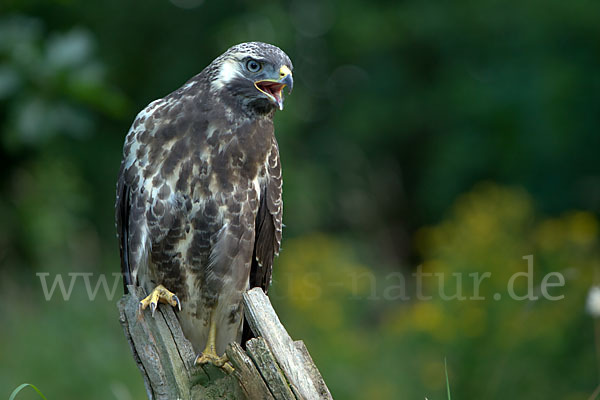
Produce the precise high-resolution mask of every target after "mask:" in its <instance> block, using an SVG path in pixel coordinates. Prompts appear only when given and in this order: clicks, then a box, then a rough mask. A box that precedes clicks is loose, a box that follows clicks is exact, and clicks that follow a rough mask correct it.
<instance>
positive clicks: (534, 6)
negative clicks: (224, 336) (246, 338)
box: [0, 0, 600, 400]
mask: <svg viewBox="0 0 600 400" xmlns="http://www.w3.org/2000/svg"><path fill="white" fill-rule="evenodd" d="M599 15H600V3H599V2H597V1H593V0H576V1H572V2H565V1H561V0H544V1H542V0H528V1H508V2H500V1H495V0H482V1H459V2H443V1H435V0H406V1H371V2H363V1H358V0H343V1H341V0H308V1H300V0H298V1H286V2H276V1H263V2H247V1H241V0H237V1H234V2H232V3H228V4H226V3H225V2H217V1H214V0H170V1H169V0H144V1H142V0H131V1H119V0H104V1H93V2H92V1H76V0H3V1H2V4H0V166H1V177H2V179H1V180H0V265H1V273H2V279H1V280H0V290H1V296H0V299H1V301H0V327H1V328H0V361H1V362H0V397H8V395H9V394H10V393H11V391H12V390H13V389H14V388H15V387H16V386H18V385H19V384H21V383H24V382H30V383H33V384H35V385H36V386H38V387H39V388H40V389H41V390H42V391H43V392H44V394H45V395H46V396H47V397H48V398H49V399H81V398H86V399H117V400H128V399H141V398H144V396H145V394H144V393H145V392H144V388H143V384H142V380H141V377H140V373H139V372H138V370H137V368H136V366H135V364H134V361H133V359H132V358H131V356H130V352H129V347H128V345H127V342H126V340H125V338H124V336H123V333H122V330H121V327H120V325H119V322H118V314H117V309H116V302H117V301H118V299H119V298H120V296H121V286H120V283H119V284H118V286H117V287H116V294H115V296H114V297H113V298H111V299H109V298H108V297H110V296H106V295H104V292H103V290H102V289H100V291H99V294H98V295H97V297H96V298H95V300H93V301H90V299H89V296H88V294H87V291H86V286H85V284H84V281H83V279H81V277H80V278H78V280H75V281H74V284H73V287H72V293H71V296H70V300H69V301H65V300H63V298H62V296H61V295H59V294H58V293H59V292H58V289H57V293H55V295H54V296H52V298H51V300H49V301H47V300H46V299H45V296H44V292H43V289H42V285H41V281H40V277H39V276H38V275H36V274H37V273H47V274H49V275H48V278H47V280H48V285H49V286H50V285H51V284H52V282H53V281H54V278H55V277H56V276H57V274H62V276H63V277H64V279H65V285H66V286H67V289H68V288H69V285H70V277H69V276H68V275H67V274H68V273H73V272H78V273H87V274H92V275H89V276H91V278H90V279H91V283H92V286H95V284H96V282H97V279H98V277H99V276H101V274H105V275H106V276H107V277H108V282H109V286H110V288H112V286H113V285H112V279H113V276H112V275H111V274H112V273H113V272H118V271H119V259H118V257H119V256H118V247H117V241H116V239H115V229H114V223H113V220H114V218H113V213H114V211H113V205H114V197H115V182H116V177H117V172H118V168H119V163H120V159H121V152H122V145H123V140H124V137H125V135H126V133H127V131H128V129H129V126H130V124H131V123H132V121H133V119H134V117H135V115H136V114H137V112H139V111H140V110H141V109H143V108H144V107H145V106H146V105H147V104H148V103H149V102H151V101H152V100H154V99H156V98H159V97H163V96H164V95H166V94H168V93H169V92H171V91H173V90H175V89H177V88H178V87H179V86H180V85H182V84H183V83H184V82H185V81H186V80H187V79H188V78H190V77H191V76H193V75H195V74H196V73H198V72H199V71H200V70H202V68H204V66H206V65H207V64H208V63H209V62H210V61H211V60H212V59H214V58H215V57H216V56H218V55H220V54H221V53H222V52H223V51H224V50H225V49H227V48H228V47H229V46H231V45H233V44H236V43H239V42H244V41H251V40H260V41H266V42H270V43H273V44H275V45H278V46H280V47H281V48H282V49H284V50H285V51H286V52H287V53H288V54H289V55H290V57H291V58H292V60H293V61H294V66H295V69H294V78H295V82H296V87H295V89H294V93H293V94H292V95H291V96H289V97H288V99H286V107H285V110H284V111H283V112H278V113H277V115H276V130H277V137H278V140H279V144H280V149H281V150H280V151H281V158H282V161H283V166H284V170H283V171H284V202H285V215H284V222H285V224H286V228H285V231H284V242H283V251H282V253H281V256H280V257H279V259H277V260H276V263H275V271H274V284H273V287H272V298H273V302H274V305H275V308H276V310H277V311H278V312H279V314H280V316H281V319H282V321H283V322H284V324H285V325H286V326H287V328H288V330H289V332H290V333H291V335H292V337H294V338H296V339H303V340H304V341H305V342H306V344H307V346H308V349H309V350H310V352H311V354H312V356H313V358H314V359H315V361H316V363H317V365H318V366H319V368H320V370H321V372H322V374H323V376H324V378H325V380H326V382H327V383H328V385H329V388H330V390H331V392H332V394H333V396H334V397H335V398H336V399H393V398H395V399H424V398H425V397H427V398H428V399H430V400H439V399H445V398H446V394H445V391H446V383H445V372H444V359H446V360H447V364H448V375H449V381H450V386H451V390H452V397H453V398H456V399H541V398H553V399H569V400H577V399H582V400H585V399H592V398H593V396H592V393H593V392H594V389H595V388H596V386H597V385H598V377H599V372H600V371H599V369H598V357H597V354H600V353H599V347H598V346H599V344H600V342H599V341H598V340H596V339H595V338H596V337H600V336H598V335H596V334H595V333H594V332H595V326H596V328H598V323H597V322H595V320H594V318H593V317H592V316H591V315H589V314H588V313H586V307H585V305H586V296H587V293H588V291H589V289H590V288H591V287H592V286H593V285H594V283H599V282H598V280H599V279H600V276H599V274H598V272H599V271H600V249H599V241H598V229H599V226H598V217H599V214H598V213H599V212H600V164H599V161H598V154H599V150H600V135H599V134H598V127H599V126H600V95H599V92H600V74H598V71H599V70H600V40H599V38H600V19H599V17H598V16H599ZM527 255H533V260H534V264H533V265H534V275H533V285H534V289H535V291H536V293H537V294H538V295H539V293H540V283H541V281H542V278H543V277H544V274H546V273H549V272H553V271H554V272H560V273H561V274H562V275H563V276H564V277H565V285H564V287H561V288H553V289H552V290H551V291H550V293H551V294H552V295H564V298H562V299H561V300H558V301H550V300H547V299H545V298H543V297H540V299H539V300H537V301H517V300H513V299H510V298H508V296H505V295H504V296H503V297H502V299H501V300H494V298H493V297H492V294H494V293H501V294H505V293H506V285H507V281H508V280H509V278H510V276H511V275H513V274H514V273H516V272H519V271H526V270H527V261H526V260H524V259H523V257H524V256H527ZM418 266H421V267H420V270H421V271H424V272H427V273H443V274H445V276H447V277H455V276H465V277H468V276H469V275H468V274H472V273H480V274H482V273H484V272H490V273H491V278H490V279H487V280H485V281H484V282H483V283H482V285H481V289H480V292H481V295H482V296H484V297H485V300H477V301H476V300H464V301H459V300H449V301H444V299H443V298H442V297H441V296H440V295H439V293H440V290H444V291H445V293H448V294H452V293H456V291H457V283H456V280H455V279H453V278H448V279H446V280H445V281H444V282H443V283H439V282H438V281H437V280H435V279H429V280H425V281H424V284H423V288H421V289H422V291H423V293H425V294H427V295H430V296H431V297H432V298H431V300H428V301H418V300H417V299H416V297H415V296H416V294H417V291H418V290H419V288H418V287H417V285H416V282H415V279H414V277H413V275H412V274H413V273H414V272H415V271H417V267H418ZM453 274H454V275H453ZM456 274H462V275H456ZM470 282H471V279H470V278H466V279H465V281H463V291H464V294H465V295H467V296H469V295H471V294H472V285H471V284H470ZM518 282H519V283H518V285H517V289H518V291H519V293H523V292H524V290H526V286H527V282H525V280H523V279H521V280H519V281H518ZM596 332H600V330H599V329H596ZM19 398H20V399H28V398H31V399H33V398H35V396H34V393H33V391H31V393H25V392H24V393H22V394H20V395H19Z"/></svg>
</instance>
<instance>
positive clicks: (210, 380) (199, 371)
mask: <svg viewBox="0 0 600 400" xmlns="http://www.w3.org/2000/svg"><path fill="white" fill-rule="evenodd" d="M143 297H145V296H144V293H143V290H142V289H141V288H139V287H134V286H129V294H127V295H125V296H123V298H122V299H121V300H120V301H119V305H118V307H119V312H120V321H121V325H122V326H123V329H124V331H125V336H126V337H127V340H128V341H129V344H130V346H131V351H132V353H133V357H134V360H135V362H136V363H137V365H138V367H139V369H140V371H141V373H142V377H143V379H144V383H145V386H146V392H147V393H148V398H149V399H156V400H163V399H164V400H175V399H181V400H188V399H189V400H195V399H251V400H254V399H268V400H271V399H285V400H288V399H289V400H295V399H307V400H311V399H332V397H331V394H330V393H329V390H328V389H327V385H325V382H324V381H323V378H322V377H321V374H320V373H319V371H318V369H317V367H316V366H315V364H314V363H313V361H312V358H311V357H310V354H309V353H308V350H307V349H306V347H305V346H304V343H303V342H302V341H296V342H294V341H292V339H291V338H290V336H289V335H288V333H287V331H286V330H285V328H284V327H283V325H282V324H281V322H280V321H279V318H278V317H277V314H276V313H275V310H274V309H273V307H272V305H271V302H270V301H269V298H268V297H267V296H266V295H265V294H264V292H263V291H262V290H261V289H260V288H254V289H252V290H249V291H248V292H247V293H245V294H244V309H245V316H246V318H247V319H248V322H249V324H250V327H251V328H252V331H253V332H254V334H255V335H256V338H254V339H251V340H249V341H248V343H247V344H246V351H244V350H243V349H242V347H241V346H240V345H239V344H238V343H232V344H230V345H229V346H228V348H227V351H226V353H227V355H228V357H229V360H230V361H231V363H232V365H233V366H234V368H235V370H234V372H233V373H232V374H229V375H226V374H224V373H223V372H222V371H221V370H220V369H218V368H215V367H213V366H212V365H207V366H202V367H199V366H195V365H194V359H195V356H196V354H194V350H193V348H192V345H191V343H190V342H189V341H188V340H187V339H186V338H185V337H184V336H183V332H182V331H181V327H180V325H179V321H178V320H177V317H176V316H175V312H174V311H173V308H172V307H169V306H165V305H163V304H161V305H159V307H158V309H157V311H156V313H155V316H154V318H152V317H151V316H150V313H143V314H139V312H138V304H139V301H140V299H142V298H143Z"/></svg>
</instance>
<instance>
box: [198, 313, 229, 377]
mask: <svg viewBox="0 0 600 400" xmlns="http://www.w3.org/2000/svg"><path fill="white" fill-rule="evenodd" d="M216 338H217V326H216V324H215V323H214V322H213V321H212V318H211V321H210V327H209V330H208V340H207V342H206V347H205V348H204V351H202V353H200V354H198V356H197V357H196V360H195V361H194V364H196V365H204V364H208V363H210V364H213V365H214V366H216V367H219V368H221V369H223V370H224V371H225V372H227V373H229V374H230V373H232V372H233V371H234V368H233V366H232V365H231V363H230V362H229V358H228V357H227V354H223V355H222V356H219V355H218V354H217V346H216V343H215V342H216Z"/></svg>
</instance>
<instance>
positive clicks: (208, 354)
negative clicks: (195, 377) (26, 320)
mask: <svg viewBox="0 0 600 400" xmlns="http://www.w3.org/2000/svg"><path fill="white" fill-rule="evenodd" d="M194 364H196V365H204V364H212V365H214V366H215V367H218V368H221V369H222V370H223V371H225V372H227V373H228V374H230V373H232V372H233V371H234V368H233V365H231V363H230V362H229V358H228V357H227V354H223V355H222V356H218V355H217V353H216V352H215V350H214V349H204V351H203V352H202V353H200V354H198V356H197V357H196V360H195V361H194Z"/></svg>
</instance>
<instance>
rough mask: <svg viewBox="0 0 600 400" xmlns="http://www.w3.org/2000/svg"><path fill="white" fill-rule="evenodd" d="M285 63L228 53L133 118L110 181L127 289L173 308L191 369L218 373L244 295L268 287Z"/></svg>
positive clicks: (262, 53) (244, 48) (279, 56)
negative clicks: (190, 352)
mask: <svg viewBox="0 0 600 400" xmlns="http://www.w3.org/2000/svg"><path fill="white" fill-rule="evenodd" d="M292 69H293V67H292V62H291V61H290V58H289V57H288V56H287V55H286V54H285V53H284V52H283V51H282V50H281V49H279V48H278V47H275V46H273V45H270V44H266V43H261V42H250V43H242V44H239V45H236V46H233V47H231V48H230V49H228V50H227V51H226V52H225V53H223V54H222V55H221V56H219V57H218V58H216V59H215V60H214V61H213V62H212V63H211V64H210V65H208V66H207V67H206V68H205V69H204V70H203V71H202V72H200V73H199V74H198V75H196V76H194V77H193V78H191V79H190V80H189V81H188V82H187V83H185V84H184V85H183V86H182V87H181V88H179V89H177V90H176V91H174V92H173V93H171V94H169V95H168V96H166V97H164V98H162V99H158V100H156V101H154V102H152V103H150V104H149V105H148V106H147V107H146V108H145V109H144V110H143V111H141V112H140V113H139V114H138V115H137V117H136V118H135V120H134V122H133V125H132V126H131V129H130V130H129V133H128V134H127V137H126V139H125V144H124V148H123V160H122V162H121V169H120V172H119V178H118V182H117V200H116V226H117V236H118V239H119V245H120V253H121V270H122V273H123V277H124V283H125V291H126V292H127V285H138V286H142V287H143V288H144V289H145V290H146V292H147V293H148V294H149V295H148V297H146V298H145V299H143V300H142V301H141V302H140V310H141V311H140V312H143V310H144V309H146V308H147V307H150V309H151V312H152V315H154V311H155V310H156V307H157V305H158V303H159V302H162V303H167V304H170V305H171V306H173V307H177V308H179V310H180V311H179V312H178V313H177V315H178V318H179V321H180V323H181V326H182V329H183V333H184V335H185V336H186V337H187V338H188V339H189V340H190V341H191V343H192V345H193V346H194V349H195V351H196V352H197V353H198V357H197V358H196V363H197V364H204V363H208V362H210V363H213V364H215V365H217V366H223V365H224V364H225V362H226V361H227V360H226V358H225V357H224V356H219V354H223V353H224V352H225V348H226V346H227V345H228V344H229V343H230V342H234V341H237V342H240V340H241V336H242V330H243V325H244V320H243V309H242V307H243V306H242V294H243V292H244V291H245V290H247V289H248V288H249V287H255V286H259V287H262V288H263V289H264V290H265V292H266V291H267V289H268V286H269V285H270V281H271V270H272V265H273V258H274V256H275V255H277V254H278V253H279V248H280V244H281V228H282V221H281V220H282V211H283V203H282V197H281V185H282V179H281V166H280V161H279V150H278V145H277V141H276V140H275V136H274V129H273V115H274V113H275V111H276V109H280V110H282V109H283V100H284V97H283V89H284V88H286V87H287V90H288V93H289V92H291V89H292V86H293V80H292Z"/></svg>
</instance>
